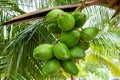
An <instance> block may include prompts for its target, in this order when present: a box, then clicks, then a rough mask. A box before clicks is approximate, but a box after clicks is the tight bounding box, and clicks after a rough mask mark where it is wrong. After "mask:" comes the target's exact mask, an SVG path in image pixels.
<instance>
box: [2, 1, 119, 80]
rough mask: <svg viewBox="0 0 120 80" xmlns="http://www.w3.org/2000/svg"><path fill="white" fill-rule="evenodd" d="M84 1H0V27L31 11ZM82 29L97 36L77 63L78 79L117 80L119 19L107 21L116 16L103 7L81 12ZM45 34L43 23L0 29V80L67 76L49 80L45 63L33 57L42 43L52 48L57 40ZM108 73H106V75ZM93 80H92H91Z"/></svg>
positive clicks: (62, 79) (66, 75) (85, 9)
mask: <svg viewBox="0 0 120 80" xmlns="http://www.w3.org/2000/svg"><path fill="white" fill-rule="evenodd" d="M81 1H84V0H0V23H3V22H6V21H8V20H10V19H12V18H13V17H15V16H18V15H21V14H24V13H28V12H31V11H36V10H41V9H44V8H50V7H54V6H59V5H66V4H72V3H79V2H81ZM82 12H83V13H85V14H86V15H87V21H86V23H85V25H84V26H83V28H85V27H97V28H99V34H98V36H97V37H96V38H95V39H94V40H93V41H91V42H90V48H89V49H88V50H87V51H86V57H85V59H83V60H80V61H79V63H78V64H77V66H78V67H79V75H78V76H77V77H78V78H82V77H83V78H84V77H86V78H88V80H90V75H91V74H92V75H95V76H97V77H98V78H101V79H102V80H109V76H110V75H111V74H112V76H115V77H120V24H119V21H120V20H119V19H120V16H119V15H118V16H116V17H115V18H114V19H112V20H110V18H111V16H112V15H113V13H114V12H115V11H114V10H111V9H109V8H107V7H103V6H91V7H87V8H84V9H83V10H82ZM57 36H58V35H54V34H52V33H50V32H48V31H47V29H46V24H45V23H44V21H43V19H38V20H34V21H31V22H25V23H19V24H13V25H8V26H0V78H1V80H64V79H66V78H69V77H70V75H68V74H67V73H65V72H64V71H61V72H59V73H57V74H54V75H51V76H48V75H45V74H44V73H43V72H42V70H41V69H42V65H43V64H44V61H40V60H37V59H35V58H34V57H33V55H32V54H33V49H34V48H35V47H36V46H38V45H39V44H42V43H51V44H55V40H56V37H57ZM106 72H107V73H106ZM91 80H93V79H91Z"/></svg>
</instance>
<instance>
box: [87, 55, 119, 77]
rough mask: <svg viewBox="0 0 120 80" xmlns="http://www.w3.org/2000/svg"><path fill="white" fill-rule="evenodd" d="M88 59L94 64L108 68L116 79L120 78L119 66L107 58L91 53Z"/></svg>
mask: <svg viewBox="0 0 120 80" xmlns="http://www.w3.org/2000/svg"><path fill="white" fill-rule="evenodd" d="M88 59H89V60H90V61H92V62H97V63H99V64H101V65H105V66H106V67H108V69H110V71H111V73H112V74H113V75H114V76H116V77H120V68H119V66H118V65H117V64H115V63H113V62H112V61H110V60H108V59H107V58H105V57H103V56H100V55H98V54H93V53H91V54H90V55H89V56H88Z"/></svg>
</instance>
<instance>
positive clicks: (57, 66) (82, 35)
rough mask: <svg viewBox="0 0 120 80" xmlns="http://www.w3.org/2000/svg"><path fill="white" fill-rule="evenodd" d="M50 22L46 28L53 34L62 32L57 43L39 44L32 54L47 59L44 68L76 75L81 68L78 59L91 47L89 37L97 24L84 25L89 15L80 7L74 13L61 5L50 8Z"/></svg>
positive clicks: (95, 29) (95, 32)
mask: <svg viewBox="0 0 120 80" xmlns="http://www.w3.org/2000/svg"><path fill="white" fill-rule="evenodd" d="M45 19H46V22H47V23H48V24H49V26H47V30H48V31H49V32H51V33H53V34H60V37H59V40H58V42H57V43H56V44H55V45H52V44H40V45H39V46H37V47H36V48H35V49H34V51H33V56H34V57H35V58H38V59H40V60H45V61H46V63H45V64H44V65H43V72H44V73H45V74H54V73H57V72H59V71H60V70H61V67H62V69H63V70H64V71H65V72H67V73H69V74H71V75H77V74H78V72H79V70H78V68H77V66H76V64H75V61H76V60H79V59H83V58H84V57H85V51H86V50H87V49H88V48H89V44H90V41H91V40H93V39H94V38H95V36H96V35H97V34H98V28H96V27H87V28H84V29H83V28H82V26H83V25H84V24H85V22H86V15H85V14H84V13H82V12H80V11H74V12H71V13H68V12H64V11H63V10H60V9H53V10H51V11H50V12H49V13H48V14H47V15H46V17H45Z"/></svg>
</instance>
